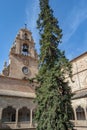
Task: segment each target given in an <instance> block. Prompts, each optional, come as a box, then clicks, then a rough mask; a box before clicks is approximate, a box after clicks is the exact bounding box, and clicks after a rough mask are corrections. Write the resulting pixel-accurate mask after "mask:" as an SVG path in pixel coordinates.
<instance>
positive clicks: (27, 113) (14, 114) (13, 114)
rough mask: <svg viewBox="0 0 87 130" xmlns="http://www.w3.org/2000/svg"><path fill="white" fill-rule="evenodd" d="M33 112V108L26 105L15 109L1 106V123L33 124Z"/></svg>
mask: <svg viewBox="0 0 87 130" xmlns="http://www.w3.org/2000/svg"><path fill="white" fill-rule="evenodd" d="M34 113H35V109H33V110H32V109H29V108H27V107H25V106H24V107H22V108H19V109H16V108H14V107H12V106H8V107H6V108H3V109H2V111H1V123H2V124H3V123H4V124H15V125H16V126H18V124H22V123H23V124H29V125H30V126H34V125H35V124H34V121H33V119H34Z"/></svg>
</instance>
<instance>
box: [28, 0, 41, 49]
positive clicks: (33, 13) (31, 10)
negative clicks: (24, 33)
mask: <svg viewBox="0 0 87 130" xmlns="http://www.w3.org/2000/svg"><path fill="white" fill-rule="evenodd" d="M38 14H39V0H33V1H32V2H31V5H30V2H29V4H28V5H27V8H26V18H27V26H28V28H29V29H30V31H31V32H32V35H33V38H34V41H35V43H36V46H37V47H36V48H38V39H39V35H38V31H37V29H36V27H37V25H36V21H37V18H38Z"/></svg>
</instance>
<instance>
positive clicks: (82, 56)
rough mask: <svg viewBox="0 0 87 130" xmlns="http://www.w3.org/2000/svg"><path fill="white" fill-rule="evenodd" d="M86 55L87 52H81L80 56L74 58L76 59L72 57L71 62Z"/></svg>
mask: <svg viewBox="0 0 87 130" xmlns="http://www.w3.org/2000/svg"><path fill="white" fill-rule="evenodd" d="M84 55H87V52H84V53H83V54H81V55H79V56H77V57H75V58H74V59H72V60H71V61H70V62H73V61H75V60H77V59H79V58H81V57H83V56H84Z"/></svg>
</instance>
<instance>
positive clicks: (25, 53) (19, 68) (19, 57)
mask: <svg viewBox="0 0 87 130" xmlns="http://www.w3.org/2000/svg"><path fill="white" fill-rule="evenodd" d="M9 62H10V63H9V65H8V66H6V65H5V66H4V70H3V75H4V76H8V77H12V78H16V79H26V78H32V77H35V75H36V74H37V72H38V55H37V53H36V50H35V44H34V40H33V38H32V34H31V32H30V31H29V30H28V29H27V28H24V29H20V31H19V33H18V34H17V36H16V38H15V41H14V43H13V46H12V48H11V50H10V54H9ZM5 64H6V63H5Z"/></svg>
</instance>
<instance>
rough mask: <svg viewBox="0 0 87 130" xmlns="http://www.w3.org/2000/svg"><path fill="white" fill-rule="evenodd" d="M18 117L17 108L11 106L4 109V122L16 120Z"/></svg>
mask: <svg viewBox="0 0 87 130" xmlns="http://www.w3.org/2000/svg"><path fill="white" fill-rule="evenodd" d="M15 117H16V110H15V109H14V108H12V107H11V106H8V107H7V108H4V109H3V111H2V121H3V122H14V121H15Z"/></svg>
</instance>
